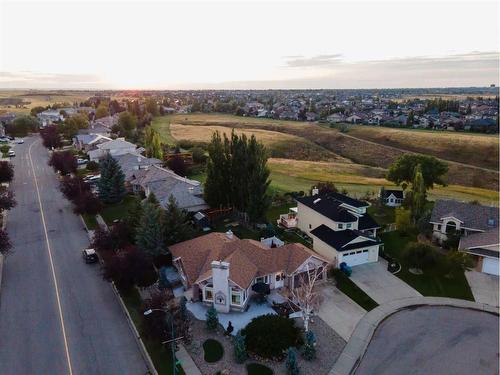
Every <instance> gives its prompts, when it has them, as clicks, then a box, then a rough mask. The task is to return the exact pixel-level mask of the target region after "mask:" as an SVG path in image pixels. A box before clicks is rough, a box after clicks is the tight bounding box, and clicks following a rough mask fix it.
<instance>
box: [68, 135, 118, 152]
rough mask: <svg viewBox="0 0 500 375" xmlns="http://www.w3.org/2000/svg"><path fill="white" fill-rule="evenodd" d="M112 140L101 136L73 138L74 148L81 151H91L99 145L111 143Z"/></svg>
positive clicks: (78, 136)
mask: <svg viewBox="0 0 500 375" xmlns="http://www.w3.org/2000/svg"><path fill="white" fill-rule="evenodd" d="M111 140H112V139H111V138H109V137H106V136H103V135H101V134H77V135H76V136H75V137H74V138H73V146H75V148H76V149H77V150H79V151H84V152H87V151H90V150H92V149H93V148H95V147H97V145H98V144H101V143H104V142H109V141H111Z"/></svg>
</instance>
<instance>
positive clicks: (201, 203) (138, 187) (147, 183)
mask: <svg viewBox="0 0 500 375" xmlns="http://www.w3.org/2000/svg"><path fill="white" fill-rule="evenodd" d="M130 184H131V185H132V188H133V190H134V191H135V192H138V191H143V192H144V193H145V194H146V196H148V195H149V194H151V193H153V194H154V195H155V197H156V199H158V201H159V202H160V205H161V206H162V207H163V208H167V206H168V201H169V198H170V196H173V197H174V198H175V200H176V201H177V204H178V205H179V207H180V208H182V209H184V210H186V211H188V212H198V211H200V210H204V209H206V208H208V205H207V204H206V203H205V200H204V199H203V188H202V186H201V183H200V182H199V181H194V180H190V179H187V178H185V177H181V176H179V175H177V174H175V173H174V172H173V171H171V170H170V169H166V168H162V167H160V166H158V165H152V166H151V167H150V168H148V169H147V170H139V171H137V173H136V174H135V178H134V179H133V180H131V181H130Z"/></svg>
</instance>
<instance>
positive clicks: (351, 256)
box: [342, 250, 369, 267]
mask: <svg viewBox="0 0 500 375" xmlns="http://www.w3.org/2000/svg"><path fill="white" fill-rule="evenodd" d="M368 254H369V253H368V250H356V251H349V252H347V251H346V252H344V253H342V262H346V264H347V265H348V266H351V267H352V266H357V265H360V264H364V263H368V261H369V260H368V259H369V256H368Z"/></svg>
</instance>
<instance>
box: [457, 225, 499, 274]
mask: <svg viewBox="0 0 500 375" xmlns="http://www.w3.org/2000/svg"><path fill="white" fill-rule="evenodd" d="M458 248H459V249H460V250H461V251H464V252H466V253H468V254H470V255H471V256H472V257H473V258H474V260H475V263H476V270H477V271H479V272H483V273H487V274H490V275H497V276H499V275H500V262H499V255H500V240H499V232H498V228H494V229H490V230H487V231H486V232H479V233H474V234H470V235H468V236H465V237H462V238H461V239H460V244H459V245H458Z"/></svg>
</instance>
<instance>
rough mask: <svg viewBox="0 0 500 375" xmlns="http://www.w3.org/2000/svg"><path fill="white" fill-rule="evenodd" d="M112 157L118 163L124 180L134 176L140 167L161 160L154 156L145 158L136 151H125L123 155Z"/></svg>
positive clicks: (159, 162)
mask: <svg viewBox="0 0 500 375" xmlns="http://www.w3.org/2000/svg"><path fill="white" fill-rule="evenodd" d="M113 158H114V159H115V160H116V161H117V162H118V164H120V167H121V169H122V171H123V173H124V174H125V180H127V181H128V180H130V179H131V178H134V177H136V176H135V174H136V172H138V171H139V170H140V169H141V168H146V167H149V166H152V165H159V164H161V160H159V159H155V158H147V157H145V156H142V155H140V154H136V153H130V152H128V153H126V154H123V155H118V156H113Z"/></svg>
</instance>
